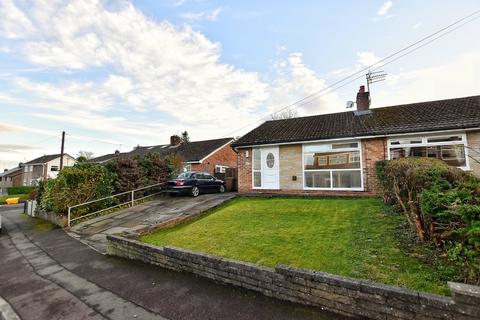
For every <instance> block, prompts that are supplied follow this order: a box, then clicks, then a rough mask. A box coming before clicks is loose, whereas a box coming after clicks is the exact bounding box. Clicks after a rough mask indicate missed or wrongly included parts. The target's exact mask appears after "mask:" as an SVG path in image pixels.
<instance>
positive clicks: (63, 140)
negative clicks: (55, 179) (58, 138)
mask: <svg viewBox="0 0 480 320" xmlns="http://www.w3.org/2000/svg"><path fill="white" fill-rule="evenodd" d="M64 148H65V131H62V146H61V148H60V150H61V151H60V170H58V171H62V169H63V150H64Z"/></svg>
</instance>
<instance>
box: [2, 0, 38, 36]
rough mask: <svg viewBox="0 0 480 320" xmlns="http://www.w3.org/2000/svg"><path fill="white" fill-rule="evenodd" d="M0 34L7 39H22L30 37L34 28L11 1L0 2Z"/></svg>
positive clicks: (3, 0)
mask: <svg viewBox="0 0 480 320" xmlns="http://www.w3.org/2000/svg"><path fill="white" fill-rule="evenodd" d="M0 17H2V18H1V19H0V34H2V35H3V36H5V37H7V38H12V39H15V38H23V37H26V36H28V35H31V34H32V33H33V32H34V31H35V28H34V27H33V25H32V23H31V22H30V20H29V19H28V18H27V16H26V15H25V14H24V13H23V11H21V10H20V9H19V8H18V7H17V6H15V4H14V3H13V1H12V0H2V1H1V2H0Z"/></svg>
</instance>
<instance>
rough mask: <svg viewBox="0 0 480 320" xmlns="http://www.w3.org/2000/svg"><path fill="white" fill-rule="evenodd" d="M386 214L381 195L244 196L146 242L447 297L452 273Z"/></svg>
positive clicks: (398, 218)
mask: <svg viewBox="0 0 480 320" xmlns="http://www.w3.org/2000/svg"><path fill="white" fill-rule="evenodd" d="M384 212H385V207H384V206H383V204H382V203H381V200H379V199H377V198H347V199H345V198H323V199H318V198H316V199H315V198H312V199H305V198H270V199H266V198H238V199H235V200H234V201H232V202H230V203H228V204H227V205H225V206H223V207H221V208H219V209H217V210H215V211H213V212H212V213H210V214H208V215H206V216H204V217H202V218H200V219H198V220H195V221H192V222H189V223H186V224H183V225H179V226H176V227H174V228H171V229H167V230H161V231H158V232H156V233H152V234H148V235H144V236H142V237H141V240H142V241H144V242H147V243H151V244H155V245H160V246H163V245H172V246H176V247H181V248H186V249H191V250H195V251H200V252H205V253H209V254H213V255H218V256H223V257H227V258H232V259H237V260H243V261H249V262H253V263H256V264H259V265H264V266H270V267H274V266H275V265H277V264H279V263H282V264H287V265H290V266H294V267H300V268H305V269H313V270H319V271H324V272H328V273H332V274H338V275H344V276H351V277H356V278H363V279H370V280H373V281H378V282H382V283H387V284H392V285H398V286H403V287H408V288H412V289H417V290H421V291H429V292H434V293H439V294H448V288H447V286H446V280H448V279H451V278H452V277H453V276H454V270H453V268H450V267H448V266H446V265H444V264H443V262H441V261H440V259H430V260H429V259H427V257H432V256H434V255H432V254H431V252H430V249H429V248H427V247H426V246H418V245H414V246H412V245H411V243H409V242H408V236H407V235H406V231H405V228H404V225H403V217H401V216H398V215H392V214H385V213H384Z"/></svg>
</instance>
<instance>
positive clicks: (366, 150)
mask: <svg viewBox="0 0 480 320" xmlns="http://www.w3.org/2000/svg"><path fill="white" fill-rule="evenodd" d="M361 143H362V150H361V152H362V167H363V185H364V188H365V192H367V193H372V194H378V193H380V185H379V182H378V179H377V172H376V163H377V161H381V160H386V159H388V152H387V139H386V138H375V139H363V140H361Z"/></svg>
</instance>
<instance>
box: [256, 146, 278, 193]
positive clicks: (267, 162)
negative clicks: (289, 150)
mask: <svg viewBox="0 0 480 320" xmlns="http://www.w3.org/2000/svg"><path fill="white" fill-rule="evenodd" d="M260 150H261V161H262V188H263V189H279V188H280V174H279V164H280V161H279V160H280V159H279V157H278V156H279V155H278V153H279V152H278V147H269V148H261V149H260Z"/></svg>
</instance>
